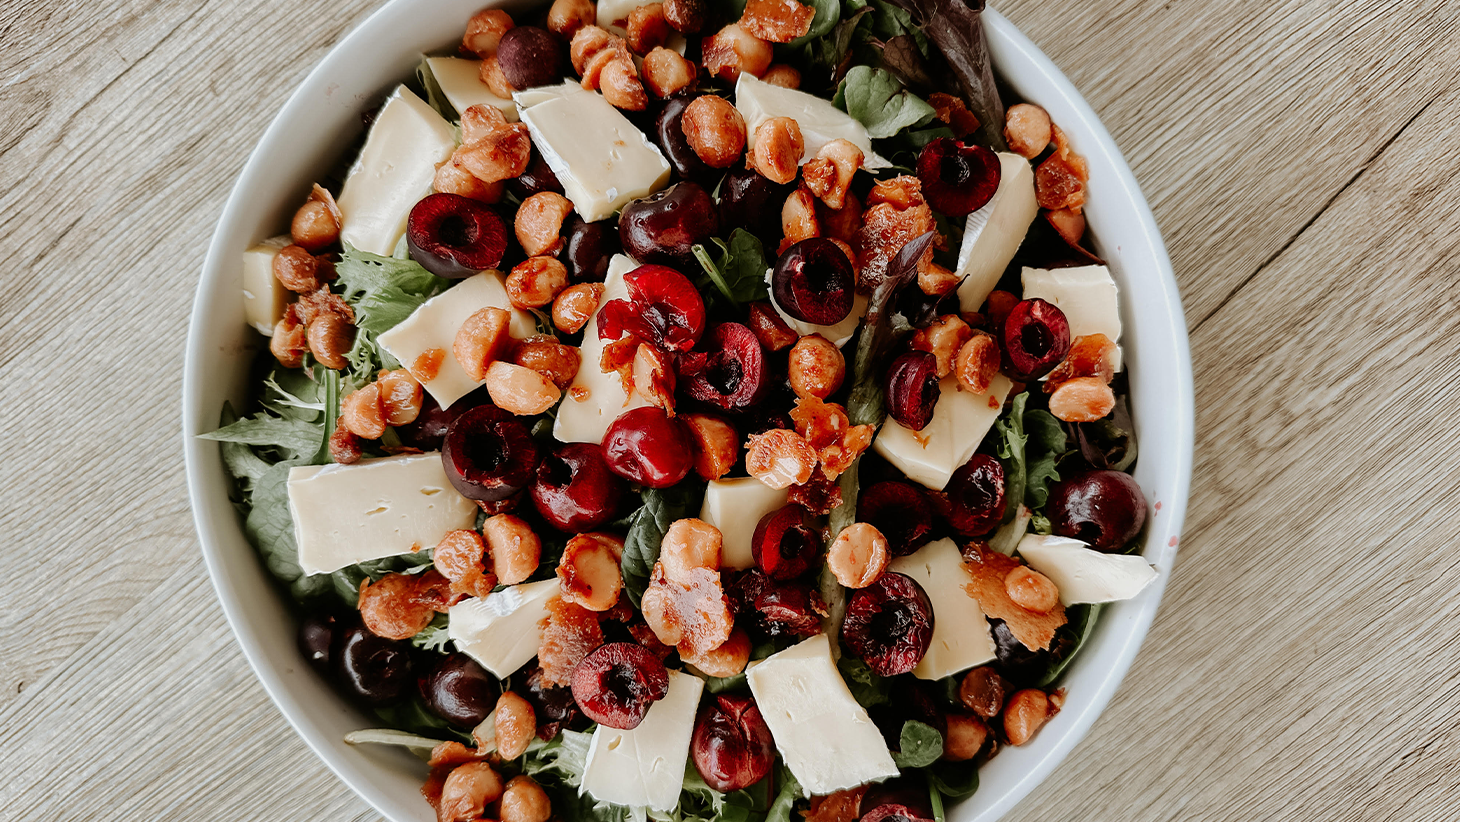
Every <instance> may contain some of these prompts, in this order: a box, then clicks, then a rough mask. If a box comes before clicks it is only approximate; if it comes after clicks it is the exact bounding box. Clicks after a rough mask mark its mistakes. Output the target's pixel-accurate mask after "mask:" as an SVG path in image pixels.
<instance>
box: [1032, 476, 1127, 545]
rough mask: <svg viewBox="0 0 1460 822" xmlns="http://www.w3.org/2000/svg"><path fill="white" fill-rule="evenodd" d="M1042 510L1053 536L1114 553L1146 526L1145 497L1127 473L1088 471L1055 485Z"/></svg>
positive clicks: (1050, 490)
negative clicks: (1057, 535)
mask: <svg viewBox="0 0 1460 822" xmlns="http://www.w3.org/2000/svg"><path fill="white" fill-rule="evenodd" d="M1045 511H1046V512H1047V513H1048V515H1049V522H1050V525H1051V526H1053V528H1054V532H1055V533H1056V534H1059V535H1060V536H1062V537H1070V538H1072V539H1078V540H1080V541H1082V542H1086V543H1088V544H1089V545H1090V547H1091V548H1094V549H1095V550H1097V551H1105V552H1107V553H1114V552H1119V551H1120V550H1122V549H1124V548H1125V546H1126V545H1127V544H1129V543H1130V541H1131V540H1133V539H1135V538H1136V536H1137V535H1138V534H1140V532H1141V528H1142V526H1144V525H1145V524H1146V497H1145V495H1144V494H1142V493H1141V487H1140V486H1139V485H1137V484H1136V481H1135V480H1134V479H1132V478H1131V475H1130V474H1127V473H1125V472H1123V471H1112V470H1108V469H1103V470H1097V471H1087V472H1085V473H1083V474H1077V475H1075V476H1072V477H1070V478H1068V479H1063V480H1060V481H1059V482H1057V483H1055V484H1054V485H1053V487H1051V488H1050V489H1049V505H1048V506H1047V507H1046V508H1045Z"/></svg>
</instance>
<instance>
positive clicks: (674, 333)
mask: <svg viewBox="0 0 1460 822" xmlns="http://www.w3.org/2000/svg"><path fill="white" fill-rule="evenodd" d="M624 285H625V286H627V287H628V291H629V299H627V300H611V301H609V302H608V304H607V305H605V306H603V308H602V309H601V310H600V311H599V314H598V336H599V337H600V338H601V339H605V340H616V339H618V338H620V337H622V336H623V335H624V334H625V333H627V334H632V335H634V336H635V337H638V338H639V339H641V340H647V341H649V342H652V343H654V344H655V345H657V346H659V347H660V348H663V349H665V350H667V351H674V352H684V351H688V350H690V349H691V348H693V347H694V345H695V343H697V342H699V339H700V335H701V334H703V333H704V331H705V301H704V299H703V298H701V297H700V292H699V290H698V289H696V288H695V287H694V283H692V282H690V281H689V278H687V277H685V276H684V275H683V274H681V273H679V272H678V271H675V270H674V269H672V268H669V267H668V266H663V265H641V266H639V267H638V268H636V269H634V270H633V271H630V272H629V273H627V274H625V275H624Z"/></svg>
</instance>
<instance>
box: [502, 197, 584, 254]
mask: <svg viewBox="0 0 1460 822" xmlns="http://www.w3.org/2000/svg"><path fill="white" fill-rule="evenodd" d="M572 213H573V203H572V202H571V201H569V200H568V198H567V197H564V196H563V195H561V194H559V193H557V192H555V191H540V192H538V193H537V194H534V195H532V196H531V197H528V198H527V199H526V200H523V201H522V205H521V206H519V207H518V209H517V218H516V220H515V221H514V223H513V230H514V231H515V233H516V234H517V242H518V243H520V244H521V245H522V251H523V252H524V253H525V254H527V256H529V257H538V256H542V255H544V254H556V253H558V250H559V249H561V248H562V247H563V238H562V237H560V236H559V235H560V234H561V233H562V230H563V221H564V220H566V219H567V218H568V215H569V214H572Z"/></svg>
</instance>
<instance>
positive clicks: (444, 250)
mask: <svg viewBox="0 0 1460 822" xmlns="http://www.w3.org/2000/svg"><path fill="white" fill-rule="evenodd" d="M406 247H407V248H408V249H409V250H410V252H411V259H413V260H415V261H416V262H418V263H420V264H421V267H422V268H425V269H426V270H427V271H429V272H431V273H432V274H435V275H436V276H438V277H451V278H453V279H461V278H463V277H470V276H472V275H473V274H476V273H477V272H479V271H485V270H487V269H489V268H496V267H497V264H498V263H500V262H502V255H503V254H504V253H506V251H507V226H506V224H505V223H503V222H502V218H501V217H499V216H497V212H495V211H493V210H492V208H491V206H488V205H486V204H485V203H481V202H478V201H476V200H473V199H471V198H469V197H462V196H461V195H459V194H428V195H426V196H425V197H424V198H422V200H421V201H420V202H418V203H416V204H415V206H413V207H412V208H411V213H410V216H409V217H408V218H406Z"/></svg>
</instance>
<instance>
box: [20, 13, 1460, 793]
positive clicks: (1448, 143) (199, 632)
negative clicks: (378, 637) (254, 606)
mask: <svg viewBox="0 0 1460 822" xmlns="http://www.w3.org/2000/svg"><path fill="white" fill-rule="evenodd" d="M377 2H378V0H339V2H331V3H325V2H300V3H271V2H266V0H230V1H229V2H222V0H168V2H164V3H152V2H143V0H116V1H115V2H111V3H103V4H96V3H82V2H76V0H64V1H63V2H55V3H33V2H18V0H7V2H5V3H4V6H3V8H4V12H3V14H0V44H3V48H0V260H3V261H4V269H3V271H4V273H3V274H0V278H3V290H0V409H3V411H0V443H3V446H4V454H5V455H4V457H3V458H0V534H3V535H4V537H3V539H4V545H5V557H6V561H5V563H4V567H5V572H6V573H5V576H6V577H7V581H5V582H4V583H0V774H3V775H4V776H3V778H0V819H6V820H10V819H17V820H32V819H34V820H55V819H74V818H83V817H84V818H93V817H95V818H106V819H109V820H117V821H118V822H152V820H163V819H167V820H172V819H177V820H184V819H230V820H255V819H257V820H321V819H330V820H344V819H359V820H373V819H377V818H378V817H377V815H376V814H375V813H374V812H372V811H371V810H370V809H369V808H368V807H367V806H366V805H365V804H364V803H363V802H361V801H360V800H359V799H357V798H356V797H355V796H354V795H353V794H351V793H350V791H348V790H347V789H346V788H345V787H344V785H342V784H341V783H340V782H339V781H338V780H336V779H335V778H334V777H333V776H332V775H331V774H330V773H329V772H328V771H327V770H326V769H325V767H324V766H323V765H322V764H321V763H320V762H319V761H318V760H317V759H315V758H314V756H313V755H312V754H311V753H310V752H309V751H308V750H307V749H306V748H305V746H304V744H303V743H302V742H301V741H300V740H299V738H298V737H297V736H295V734H294V733H293V731H291V730H290V729H289V728H288V726H287V725H285V723H284V720H283V718H282V717H281V716H280V715H279V713H278V712H277V711H276V710H275V709H274V707H273V705H272V704H270V702H269V701H268V700H267V698H266V697H265V695H264V692H263V690H262V689H261V688H260V687H259V685H258V684H257V683H256V682H255V680H254V678H253V675H252V673H251V672H250V671H249V669H248V667H247V665H246V664H245V663H244V660H243V656H242V655H241V654H240V653H239V649H238V646H237V645H236V643H235V641H234V639H233V637H232V635H231V634H230V632H229V630H228V628H227V626H226V625H225V623H224V621H223V615H222V612H221V611H220V609H219V607H218V605H217V603H216V602H215V600H214V596H213V591H212V588H211V586H210V585H209V583H208V580H207V578H206V576H205V574H204V571H203V564H202V561H201V556H200V553H199V550H198V541H197V538H196V536H195V534H194V532H193V526H192V520H191V518H190V514H189V510H188V502H187V498H186V495H185V492H184V477H183V467H182V454H181V449H180V448H179V444H180V437H179V407H180V402H179V397H180V394H181V364H182V352H183V346H184V337H185V329H186V323H187V318H188V311H189V308H190V306H191V304H192V299H193V289H194V283H195V281H196V278H197V276H198V272H199V269H200V267H201V265H202V260H203V254H204V248H205V245H206V243H207V240H208V237H209V235H210V233H211V231H212V228H213V225H214V223H215V221H216V220H217V218H218V214H219V211H220V209H221V208H222V205H223V202H224V198H225V197H226V195H227V193H228V190H229V188H230V186H232V184H233V181H234V178H235V176H236V175H237V174H238V171H239V169H240V168H241V166H242V165H243V162H244V159H245V158H246V156H247V154H248V152H249V150H250V148H251V146H252V145H253V144H254V142H255V141H257V140H258V138H259V136H260V134H261V133H262V131H263V129H264V127H265V125H266V124H267V123H268V122H269V120H270V118H272V117H273V115H274V112H275V111H276V110H277V109H278V108H279V107H280V106H281V104H282V103H283V101H284V99H285V97H286V96H287V95H288V94H289V92H290V91H291V90H292V89H293V87H294V86H295V85H296V84H297V83H298V82H299V81H300V79H301V78H302V77H303V76H304V74H305V73H306V72H307V71H308V70H309V68H310V67H311V66H312V65H313V64H314V63H315V62H316V61H317V60H318V59H319V58H320V57H321V56H322V55H323V54H324V52H325V51H326V50H327V49H328V48H329V47H330V45H331V44H332V43H334V42H335V41H336V40H337V39H338V38H339V37H340V36H341V35H342V34H343V33H344V32H345V31H347V30H348V29H349V28H351V27H352V26H353V25H354V24H355V23H356V22H358V21H359V20H360V19H362V18H363V16H364V15H366V14H368V13H369V11H370V10H371V8H372V7H374V6H375V5H376V3H377ZM996 7H998V8H999V9H1000V10H1001V11H1003V12H1004V13H1005V14H1006V15H1008V16H1009V17H1010V18H1011V19H1012V20H1013V21H1014V22H1015V23H1016V24H1017V25H1019V26H1020V27H1021V28H1022V29H1023V30H1024V31H1025V32H1026V33H1028V34H1029V36H1030V37H1031V38H1032V39H1033V40H1034V41H1035V42H1036V43H1038V44H1039V45H1040V46H1041V47H1042V48H1043V49H1044V50H1045V51H1046V52H1047V53H1048V54H1049V55H1050V56H1051V57H1053V59H1054V60H1055V62H1056V63H1058V64H1059V65H1060V66H1061V67H1062V68H1063V69H1064V70H1065V72H1066V73H1067V74H1068V75H1069V76H1070V78H1071V79H1072V80H1073V81H1074V82H1075V84H1076V85H1077V86H1078V87H1079V88H1080V89H1082V90H1083V92H1084V93H1085V95H1086V97H1087V98H1088V99H1089V101H1090V103H1091V104H1092V105H1093V106H1094V108H1095V110H1096V112H1097V113H1099V115H1100V116H1101V117H1102V118H1103V119H1104V121H1105V123H1106V125H1107V126H1108V127H1109V129H1110V131H1111V132H1112V133H1113V134H1114V135H1115V139H1116V141H1117V143H1119V145H1120V146H1121V148H1122V149H1123V150H1124V152H1125V154H1126V156H1127V157H1128V158H1129V160H1130V162H1131V165H1132V166H1133V167H1134V169H1135V172H1136V176H1137V177H1138V178H1139V179H1140V181H1141V184H1142V186H1143V187H1144V189H1145V192H1146V194H1147V196H1148V197H1149V198H1150V201H1151V205H1152V206H1153V207H1154V209H1155V213H1156V218H1157V220H1158V222H1159V223H1160V225H1161V228H1162V230H1163V231H1164V233H1165V236H1166V241H1167V243H1168V246H1169V249H1170V252H1171V258H1172V260H1173V262H1174V264H1175V268H1176V274H1177V278H1178V280H1179V281H1180V284H1181V289H1182V293H1183V296H1184V299H1185V305H1186V312H1187V320H1188V327H1189V328H1190V331H1191V335H1192V339H1191V349H1192V352H1193V355H1194V357H1195V374H1196V387H1197V408H1198V411H1197V457H1196V467H1195V475H1194V477H1193V481H1192V501H1191V508H1190V512H1189V514H1188V516H1187V522H1188V524H1187V527H1186V532H1185V534H1184V536H1183V539H1182V542H1181V545H1182V552H1181V554H1182V556H1181V559H1180V562H1179V563H1178V565H1177V567H1176V569H1175V575H1174V577H1173V579H1172V581H1171V585H1170V587H1169V588H1168V589H1167V594H1166V599H1165V602H1164V603H1163V604H1162V607H1161V612H1160V614H1159V615H1158V617H1157V619H1156V623H1155V626H1154V628H1153V629H1152V631H1151V634H1150V637H1149V639H1148V640H1147V642H1146V644H1145V647H1144V648H1143V649H1142V651H1141V653H1140V656H1139V657H1138V658H1137V660H1136V663H1135V667H1134V668H1132V670H1131V672H1130V675H1129V676H1128V677H1127V678H1126V681H1125V684H1124V685H1123V686H1122V688H1121V690H1120V692H1119V693H1118V694H1117V696H1116V697H1115V700H1114V702H1112V704H1111V706H1110V708H1109V710H1107V711H1106V713H1105V715H1104V716H1103V717H1102V718H1101V719H1100V721H1099V722H1098V723H1097V724H1096V725H1095V727H1094V729H1093V730H1092V731H1091V733H1090V734H1089V736H1088V737H1087V738H1086V739H1085V740H1084V742H1082V743H1081V744H1080V745H1079V746H1078V747H1077V748H1076V749H1075V751H1074V752H1073V753H1072V754H1071V755H1070V757H1069V758H1068V760H1067V761H1066V762H1065V764H1064V765H1063V766H1062V767H1061V768H1060V769H1059V770H1058V771H1057V772H1056V774H1055V775H1054V776H1052V777H1051V778H1050V779H1049V780H1048V781H1047V782H1046V783H1045V784H1044V785H1043V786H1041V787H1040V788H1038V789H1037V790H1036V791H1035V792H1034V794H1033V795H1032V796H1030V797H1029V798H1028V799H1027V800H1025V801H1024V803H1023V804H1022V805H1020V806H1019V808H1018V809H1017V810H1016V811H1015V812H1014V813H1012V814H1010V816H1009V819H1012V820H1066V819H1070V820H1073V819H1086V820H1177V819H1179V820H1187V819H1203V820H1204V819H1211V820H1257V819H1283V820H1288V819H1315V820H1316V819H1322V820H1351V819H1374V820H1379V819H1386V820H1387V819H1403V820H1420V819H1436V820H1440V819H1456V818H1460V792H1457V791H1456V790H1455V789H1456V787H1457V785H1460V734H1457V733H1456V732H1455V728H1456V723H1457V718H1456V717H1457V710H1460V679H1457V677H1456V676H1455V670H1456V658H1457V655H1460V641H1457V636H1460V608H1457V607H1456V603H1457V601H1460V597H1457V594H1460V553H1457V552H1460V540H1457V535H1460V529H1457V527H1456V515H1457V513H1460V483H1457V482H1456V481H1455V480H1454V479H1453V477H1454V467H1455V466H1456V465H1457V464H1460V438H1457V437H1456V436H1455V430H1456V425H1455V416H1456V409H1457V407H1460V357H1457V355H1456V347H1457V343H1456V339H1457V332H1460V173H1457V172H1460V148H1457V142H1460V127H1457V126H1456V124H1457V123H1460V83H1457V81H1456V78H1457V67H1460V4H1457V3H1456V2H1455V1H1454V0H1409V2H1403V3H1400V2H1395V1H1394V0H1385V1H1384V2H1375V3H1357V2H1311V1H1310V2H1298V1H1297V0H1276V1H1275V2H1270V3H1249V2H1236V0H1217V2H1211V1H1210V0H1206V1H1205V2H1202V1H1200V0H1110V2H1104V3H1098V4H1097V3H1063V2H1056V0H1003V2H1001V3H996Z"/></svg>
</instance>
